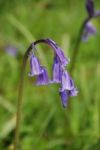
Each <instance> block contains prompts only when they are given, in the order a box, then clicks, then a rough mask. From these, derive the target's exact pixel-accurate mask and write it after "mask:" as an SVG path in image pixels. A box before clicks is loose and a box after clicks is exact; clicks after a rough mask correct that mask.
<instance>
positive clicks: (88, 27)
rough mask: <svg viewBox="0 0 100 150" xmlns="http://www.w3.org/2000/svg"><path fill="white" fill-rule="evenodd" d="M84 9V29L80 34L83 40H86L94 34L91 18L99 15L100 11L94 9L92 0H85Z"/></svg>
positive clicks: (94, 29)
mask: <svg viewBox="0 0 100 150" xmlns="http://www.w3.org/2000/svg"><path fill="white" fill-rule="evenodd" d="M86 10H87V13H88V17H87V19H86V22H85V26H84V30H83V35H82V40H83V41H87V40H88V38H89V37H90V36H91V35H95V33H96V28H95V26H94V25H93V24H92V22H91V20H92V19H94V18H96V17H99V16H100V11H96V10H95V6H94V1H93V0H86Z"/></svg>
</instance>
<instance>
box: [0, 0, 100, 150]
mask: <svg viewBox="0 0 100 150" xmlns="http://www.w3.org/2000/svg"><path fill="white" fill-rule="evenodd" d="M99 4H100V2H99V1H98V2H96V6H97V8H98V9H100V7H98V6H99ZM0 8H1V9H0V12H1V13H0V18H1V24H0V64H1V67H0V150H6V149H7V150H10V149H11V147H12V143H13V140H14V139H13V138H14V129H15V112H16V102H17V91H18V84H19V75H20V69H21V62H22V56H23V54H24V52H25V50H26V49H27V47H28V46H29V44H30V43H31V42H33V41H34V40H36V39H39V38H43V37H50V38H52V39H54V40H55V41H56V42H57V43H59V45H60V46H61V47H62V48H63V49H64V52H65V53H66V55H68V56H69V57H70V56H71V54H72V52H73V50H74V49H73V47H74V44H75V41H76V38H77V35H78V31H79V27H80V25H81V22H82V21H83V19H84V17H85V16H86V12H85V9H84V1H82V2H80V1H78V0H75V1H74V2H73V1H72V0H70V1H68V0H63V1H61V0H55V1H50V0H41V1H39V0H38V1H36V0H34V1H32V0H27V1H22V0H21V1H19V0H18V1H13V2H12V3H11V2H10V1H9V0H8V1H6V2H5V1H0ZM99 24H100V22H99V20H96V21H95V25H96V26H97V27H98V32H97V34H96V36H95V37H91V39H90V40H89V41H88V42H87V43H82V44H81V47H80V52H79V55H78V60H77V65H76V69H75V73H74V80H75V83H76V85H77V87H78V89H79V94H78V96H77V97H76V98H74V97H73V98H71V99H70V102H69V103H70V107H68V108H67V109H63V108H62V106H61V102H60V97H59V94H58V88H59V87H58V86H57V85H49V86H44V87H37V86H35V85H34V79H30V78H29V77H28V72H29V66H28V65H27V70H26V74H25V87H24V95H23V99H24V102H23V109H22V112H23V120H22V126H21V148H22V150H33V149H36V150H54V149H57V150H65V149H68V150H73V149H74V150H80V149H82V150H99V147H100V127H99V125H100V123H99V121H100V120H99V119H100V118H99V117H100V116H99V104H100V92H99V90H100V88H99V86H100V79H99V78H100V59H99V57H100V51H99V49H100V44H99V41H100V28H99ZM7 45H13V46H15V47H16V48H17V49H18V57H12V56H10V55H8V54H7V53H6V51H5V47H6V46H7ZM38 49H39V51H38V55H39V57H40V58H41V60H42V61H43V63H44V64H45V65H47V66H48V69H49V70H50V69H51V67H50V65H51V64H52V56H51V55H52V53H51V52H50V51H49V49H50V48H49V47H44V46H42V45H40V47H38Z"/></svg>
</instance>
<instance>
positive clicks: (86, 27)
mask: <svg viewBox="0 0 100 150" xmlns="http://www.w3.org/2000/svg"><path fill="white" fill-rule="evenodd" d="M86 10H87V13H88V16H87V18H86V19H85V20H84V21H83V23H82V25H81V28H80V31H79V34H78V38H77V41H76V44H75V47H74V51H73V55H72V59H71V60H72V63H71V67H70V72H71V74H72V72H73V71H74V68H75V63H76V59H77V55H78V52H79V48H80V43H81V40H83V41H84V42H85V41H87V40H88V38H89V37H90V36H91V35H95V33H96V28H95V27H94V26H93V24H92V23H91V20H92V19H93V18H96V17H99V16H100V11H96V10H95V7H94V2H93V0H86Z"/></svg>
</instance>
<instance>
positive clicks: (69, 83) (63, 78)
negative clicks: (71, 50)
mask: <svg viewBox="0 0 100 150" xmlns="http://www.w3.org/2000/svg"><path fill="white" fill-rule="evenodd" d="M39 43H45V44H48V45H49V46H50V47H52V49H53V51H54V60H53V65H52V76H51V78H49V76H48V72H47V69H46V67H45V66H43V65H42V64H41V62H40V61H39V59H38V58H37V57H36V56H35V53H34V50H37V49H36V48H35V46H36V45H37V44H39ZM32 48H33V51H31V53H30V56H29V60H30V73H29V76H31V77H32V76H36V78H37V80H36V85H47V84H53V83H57V84H59V85H60V90H59V93H60V96H61V101H62V105H63V106H64V107H66V106H67V102H68V98H69V96H76V95H77V90H76V88H75V86H74V82H73V80H72V79H71V77H70V75H69V73H68V71H67V70H66V66H67V64H68V63H69V59H68V58H67V57H65V55H64V53H63V50H62V49H61V48H60V47H59V46H58V45H57V44H56V43H55V42H54V41H53V40H51V39H40V40H38V41H35V42H34V43H32Z"/></svg>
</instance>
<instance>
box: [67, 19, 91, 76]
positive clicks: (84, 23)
mask: <svg viewBox="0 0 100 150" xmlns="http://www.w3.org/2000/svg"><path fill="white" fill-rule="evenodd" d="M90 19H91V17H88V18H87V19H85V21H84V22H83V23H82V25H81V28H80V31H79V34H78V38H77V41H76V44H75V47H74V51H73V55H72V59H71V60H72V62H71V67H70V73H71V74H72V73H73V72H74V69H75V65H76V60H77V56H78V53H79V49H80V44H81V37H82V34H83V31H84V28H85V25H86V23H87V22H88V21H89V20H90Z"/></svg>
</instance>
